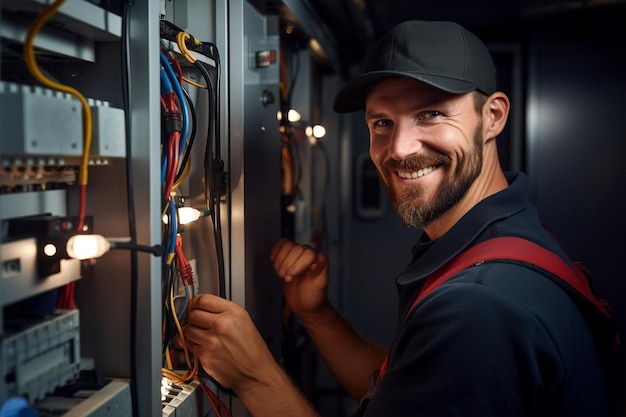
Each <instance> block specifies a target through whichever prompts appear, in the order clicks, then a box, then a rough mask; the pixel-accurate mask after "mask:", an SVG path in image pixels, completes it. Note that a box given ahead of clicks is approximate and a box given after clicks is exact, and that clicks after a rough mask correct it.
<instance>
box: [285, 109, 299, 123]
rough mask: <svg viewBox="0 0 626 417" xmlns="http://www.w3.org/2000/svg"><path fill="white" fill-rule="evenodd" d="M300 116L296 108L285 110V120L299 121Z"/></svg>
mask: <svg viewBox="0 0 626 417" xmlns="http://www.w3.org/2000/svg"><path fill="white" fill-rule="evenodd" d="M301 117H302V116H300V113H298V111H297V110H294V109H290V110H289V111H288V112H287V120H289V121H290V122H291V123H294V122H297V121H299V120H300V118H301Z"/></svg>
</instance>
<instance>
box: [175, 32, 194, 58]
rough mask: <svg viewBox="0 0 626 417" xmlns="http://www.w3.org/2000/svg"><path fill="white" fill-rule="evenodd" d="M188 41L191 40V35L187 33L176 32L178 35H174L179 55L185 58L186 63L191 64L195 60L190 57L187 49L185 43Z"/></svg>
mask: <svg viewBox="0 0 626 417" xmlns="http://www.w3.org/2000/svg"><path fill="white" fill-rule="evenodd" d="M188 39H191V35H190V34H188V33H187V32H178V35H176V43H177V44H178V48H179V49H180V53H181V54H182V55H183V56H184V57H185V59H186V60H187V61H189V62H191V63H192V64H193V63H195V62H196V61H197V59H196V58H195V57H194V56H193V55H191V52H189V49H187V45H186V44H185V41H186V40H188Z"/></svg>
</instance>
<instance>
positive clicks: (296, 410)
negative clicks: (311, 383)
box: [237, 365, 319, 417]
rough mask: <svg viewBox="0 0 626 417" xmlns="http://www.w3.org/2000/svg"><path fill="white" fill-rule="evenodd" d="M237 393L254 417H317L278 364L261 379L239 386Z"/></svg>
mask: <svg viewBox="0 0 626 417" xmlns="http://www.w3.org/2000/svg"><path fill="white" fill-rule="evenodd" d="M237 395H238V396H239V399H240V400H241V401H242V402H243V404H244V406H245V407H246V409H247V410H248V411H249V412H250V413H251V414H252V416H254V417H276V416H298V417H319V415H318V414H317V413H316V412H315V410H314V409H313V407H312V406H311V404H309V402H308V401H307V400H306V398H304V396H303V395H302V394H301V393H300V391H299V390H298V389H297V388H296V386H295V385H294V384H293V382H292V381H291V380H290V379H289V377H288V376H287V375H286V374H285V373H284V372H283V371H282V370H281V369H280V368H279V367H278V365H276V368H274V369H273V370H272V371H271V372H270V373H268V374H266V375H264V379H263V380H262V381H258V380H255V381H251V383H250V384H247V386H246V387H242V388H240V389H239V390H238V391H237Z"/></svg>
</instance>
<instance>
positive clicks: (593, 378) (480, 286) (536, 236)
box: [364, 174, 606, 417]
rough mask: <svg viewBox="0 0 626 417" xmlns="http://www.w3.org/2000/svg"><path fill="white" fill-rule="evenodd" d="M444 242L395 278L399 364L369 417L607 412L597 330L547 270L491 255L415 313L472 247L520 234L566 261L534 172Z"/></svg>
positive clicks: (423, 249) (417, 255) (512, 179)
mask: <svg viewBox="0 0 626 417" xmlns="http://www.w3.org/2000/svg"><path fill="white" fill-rule="evenodd" d="M507 179H508V180H509V184H510V185H509V187H508V188H506V189H505V190H503V191H501V192H499V193H497V194H495V195H493V196H490V197H489V198H487V199H485V200H483V201H481V202H480V203H479V204H478V205H476V206H475V207H474V208H473V209H472V210H471V211H470V212H468V213H467V214H466V215H465V216H464V217H463V218H462V219H461V220H460V221H459V222H457V224H456V225H454V226H453V227H452V228H451V229H450V230H449V231H448V232H447V233H446V234H445V235H443V236H442V237H440V238H439V239H437V240H436V241H427V238H426V237H425V235H423V241H421V242H420V243H418V244H417V245H416V247H415V248H414V251H413V255H414V256H413V260H412V262H411V263H410V264H409V265H408V266H407V267H406V269H405V270H404V271H403V272H402V273H401V274H400V275H399V276H398V278H397V288H398V294H399V299H400V307H399V316H398V323H399V325H398V330H397V333H396V336H395V339H394V342H393V344H392V347H391V349H390V353H389V369H388V370H387V372H386V373H385V374H384V376H383V378H382V379H381V381H380V384H379V386H378V387H377V389H376V392H375V393H374V395H373V397H372V398H371V401H370V402H369V404H368V406H367V409H366V410H365V414H364V415H365V416H367V417H372V416H381V417H383V416H384V417H394V416H436V415H459V416H523V415H524V416H530V415H532V416H551V417H552V416H576V415H579V416H600V415H603V414H605V412H606V411H605V408H606V405H605V398H604V396H605V390H604V382H603V373H602V366H601V363H600V359H599V356H598V353H597V350H596V347H595V345H594V340H593V337H592V334H591V331H590V329H589V326H588V324H587V322H586V320H585V317H584V316H583V314H582V312H581V311H580V310H579V308H578V306H577V305H576V303H575V302H574V300H573V299H572V298H571V297H570V295H568V293H566V292H565V291H564V290H563V289H562V288H561V287H560V286H559V285H558V284H557V283H556V282H555V281H553V280H551V279H549V278H548V277H547V276H546V275H545V274H544V273H543V272H540V271H539V270H537V269H536V268H534V267H532V266H529V265H527V264H522V263H514V262H501V261H496V262H487V263H484V264H482V265H479V266H473V267H471V268H468V269H466V270H464V271H462V272H461V273H459V274H457V275H456V276H454V277H453V278H451V279H450V280H448V281H447V282H446V283H444V284H443V285H441V286H440V287H439V288H437V289H436V290H435V291H433V292H432V293H431V294H429V295H428V296H426V297H425V298H424V299H423V300H422V301H421V302H420V303H418V304H417V305H416V306H415V308H413V309H412V310H411V311H410V312H409V313H408V315H407V310H409V308H410V306H411V304H412V302H413V300H414V299H415V297H416V296H417V293H418V292H419V289H420V288H421V285H422V284H423V282H424V280H425V279H426V277H428V275H429V274H431V273H432V272H433V271H436V270H437V269H438V268H440V267H441V266H442V265H444V264H445V263H446V262H447V261H449V260H450V259H452V258H453V257H454V256H456V255H457V254H459V253H460V252H462V251H463V250H465V249H466V248H468V247H470V246H472V245H474V244H476V243H478V242H481V241H483V240H486V239H489V238H492V237H496V236H519V237H523V238H526V239H528V240H531V241H533V242H535V243H538V244H540V245H541V246H543V247H545V248H547V249H550V250H552V251H553V252H555V253H557V254H559V255H560V256H561V257H563V258H565V259H566V255H565V253H564V251H563V250H562V249H561V248H560V247H559V245H558V243H557V242H556V241H555V240H554V239H553V238H552V237H551V236H550V235H549V233H547V232H546V231H545V229H544V228H543V227H542V226H541V223H540V221H539V217H538V214H537V210H536V209H535V207H534V206H533V205H532V204H530V202H529V201H528V196H527V182H528V181H527V178H526V176H525V175H524V174H515V175H512V174H507Z"/></svg>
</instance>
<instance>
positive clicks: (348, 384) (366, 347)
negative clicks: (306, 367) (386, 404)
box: [300, 304, 387, 400]
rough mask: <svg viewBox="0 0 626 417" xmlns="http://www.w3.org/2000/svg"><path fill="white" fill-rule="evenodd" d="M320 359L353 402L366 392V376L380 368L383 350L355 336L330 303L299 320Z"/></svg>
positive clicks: (353, 331) (383, 355)
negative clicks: (317, 351)
mask: <svg viewBox="0 0 626 417" xmlns="http://www.w3.org/2000/svg"><path fill="white" fill-rule="evenodd" d="M300 319H301V321H302V324H303V325H304V327H305V328H306V330H307V332H308V333H309V336H310V337H311V339H312V340H313V342H314V343H315V345H316V346H317V349H318V350H319V352H320V354H321V355H322V358H323V359H324V361H325V362H326V364H327V365H328V367H329V368H330V370H331V371H332V372H333V374H334V375H335V377H336V378H337V379H338V380H339V382H340V383H341V385H342V386H343V387H344V389H345V390H346V391H347V392H348V393H349V394H350V396H352V398H354V399H357V400H358V399H360V398H361V397H363V396H364V395H365V394H366V393H367V389H368V386H369V377H370V376H371V375H372V374H373V373H374V372H375V371H376V370H377V369H378V368H380V366H381V364H382V363H383V361H384V359H385V355H386V354H387V350H386V349H385V348H384V347H382V346H380V345H377V344H375V343H373V342H372V341H370V340H368V339H366V338H364V337H363V336H362V335H360V334H359V333H357V332H356V331H355V330H354V329H353V328H352V326H350V324H349V323H348V322H347V321H346V320H345V319H344V318H343V317H342V316H341V315H340V314H339V312H338V311H337V310H336V309H335V308H334V307H333V306H332V305H330V304H328V305H327V307H325V308H324V309H323V310H322V311H321V312H319V313H316V314H315V315H314V316H310V317H300Z"/></svg>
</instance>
